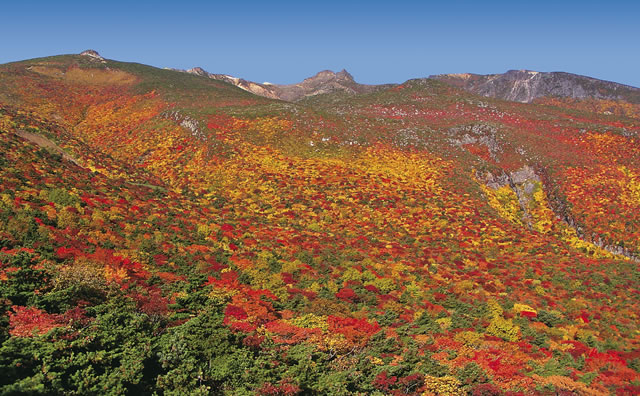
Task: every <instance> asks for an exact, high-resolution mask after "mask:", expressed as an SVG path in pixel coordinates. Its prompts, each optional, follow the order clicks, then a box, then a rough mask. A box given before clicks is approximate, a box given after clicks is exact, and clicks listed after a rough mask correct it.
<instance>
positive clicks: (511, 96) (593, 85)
mask: <svg viewBox="0 0 640 396" xmlns="http://www.w3.org/2000/svg"><path fill="white" fill-rule="evenodd" d="M429 78H433V79H436V80H440V81H443V82H446V83H449V84H451V85H454V86H457V87H460V88H463V89H465V90H467V91H469V92H472V93H475V94H478V95H483V96H488V97H493V98H498V99H504V100H510V101H515V102H523V103H530V102H532V101H533V100H535V99H537V98H540V97H545V96H556V97H563V98H566V97H569V98H576V99H586V98H598V99H620V100H625V101H627V102H630V103H640V88H635V87H631V86H628V85H623V84H618V83H614V82H610V81H603V80H598V79H595V78H591V77H585V76H579V75H577V74H571V73H564V72H551V73H544V72H536V71H531V70H509V71H508V72H506V73H504V74H489V75H479V74H440V75H436V76H430V77H429Z"/></svg>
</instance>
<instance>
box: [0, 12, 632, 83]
mask: <svg viewBox="0 0 640 396" xmlns="http://www.w3.org/2000/svg"><path fill="white" fill-rule="evenodd" d="M1 12H2V23H1V24H0V37H2V42H1V44H0V63H5V62H11V61H15V60H21V59H28V58H34V57H39V56H47V55H55V54H63V53H77V52H80V51H82V50H84V49H87V48H92V49H95V50H97V51H99V52H100V53H101V54H102V55H103V56H104V57H106V58H110V59H117V60H122V61H132V62H140V63H145V64H150V65H153V66H158V67H174V68H190V67H193V66H201V67H203V68H204V69H206V70H208V71H210V72H213V73H226V74H232V75H234V76H237V77H243V78H246V79H249V80H253V81H259V82H262V81H270V82H273V83H292V82H297V81H300V80H302V79H303V78H306V77H308V76H310V75H313V74H315V73H316V72H317V71H320V70H324V69H331V70H335V71H338V70H341V69H343V68H346V69H347V70H348V71H349V72H351V74H353V75H354V77H355V79H356V80H357V81H359V82H363V83H385V82H403V81H405V80H407V79H410V78H415V77H426V76H428V75H431V74H440V73H462V72H470V73H481V74H486V73H501V72H504V71H506V70H508V69H525V68H526V69H531V70H538V71H567V72H572V73H578V74H584V75H589V76H593V77H596V78H601V79H605V80H611V81H616V82H621V83H625V84H629V85H634V86H637V87H640V22H639V21H640V1H617V0H611V1H590V0H581V1H573V0H572V1H561V0H557V1H547V0H540V1H529V2H523V1H517V0H512V1H491V0H487V1H480V0H478V1H461V0H451V1H441V2H429V1H422V2H418V1H403V0H397V1H390V2H382V1H376V0H370V1H347V0H344V1H333V0H326V1H322V2H317V3H311V2H305V1H304V0H299V1H277V0H274V1H235V2H216V1H189V0H186V1H182V2H179V1H173V2H168V1H163V0H156V1H133V0H129V1H121V0H111V1H105V2H93V1H89V0H85V1H53V0H51V1H39V0H36V1H29V2H18V1H16V2H6V3H4V4H3V5H2V11H1Z"/></svg>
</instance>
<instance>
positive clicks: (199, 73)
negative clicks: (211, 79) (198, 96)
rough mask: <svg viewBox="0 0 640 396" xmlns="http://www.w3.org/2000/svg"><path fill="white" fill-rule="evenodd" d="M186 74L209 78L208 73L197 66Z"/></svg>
mask: <svg viewBox="0 0 640 396" xmlns="http://www.w3.org/2000/svg"><path fill="white" fill-rule="evenodd" d="M187 73H189V74H195V75H197V76H204V77H208V76H209V72H207V71H206V70H204V69H203V68H201V67H198V66H196V67H194V68H192V69H189V70H187Z"/></svg>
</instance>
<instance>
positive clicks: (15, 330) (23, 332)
mask: <svg viewBox="0 0 640 396" xmlns="http://www.w3.org/2000/svg"><path fill="white" fill-rule="evenodd" d="M11 309H12V310H13V312H9V334H11V335H12V336H15V337H33V336H34V335H42V334H46V333H47V332H49V331H50V330H53V329H55V328H58V327H62V326H64V324H63V323H64V318H63V317H62V316H61V315H55V314H49V313H46V312H45V311H43V310H41V309H38V308H35V307H20V306H17V305H14V306H12V307H11Z"/></svg>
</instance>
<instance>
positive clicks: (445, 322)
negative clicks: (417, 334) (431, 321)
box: [436, 318, 451, 330]
mask: <svg viewBox="0 0 640 396" xmlns="http://www.w3.org/2000/svg"><path fill="white" fill-rule="evenodd" d="M436 323H438V324H439V325H440V327H441V328H442V329H443V330H447V329H448V328H449V327H451V318H440V319H436Z"/></svg>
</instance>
